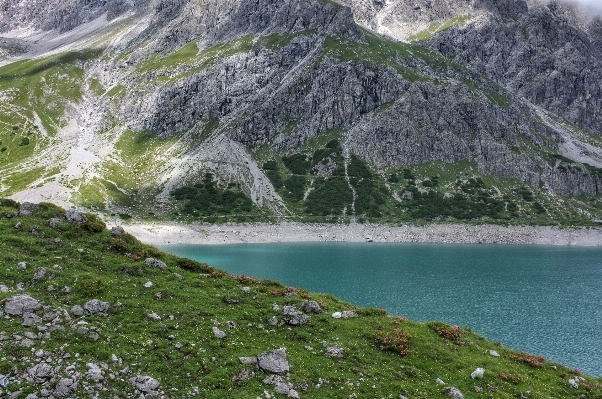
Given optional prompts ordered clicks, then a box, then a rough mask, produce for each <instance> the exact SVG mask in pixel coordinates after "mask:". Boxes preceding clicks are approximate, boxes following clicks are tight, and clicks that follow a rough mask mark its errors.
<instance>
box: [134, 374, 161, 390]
mask: <svg viewBox="0 0 602 399" xmlns="http://www.w3.org/2000/svg"><path fill="white" fill-rule="evenodd" d="M128 381H129V383H130V385H132V386H133V387H134V388H136V389H137V390H139V391H141V392H144V393H151V392H153V391H154V390H156V389H157V388H159V385H160V383H159V381H157V380H155V379H154V378H153V377H150V376H148V375H142V376H141V375H139V376H136V377H132V378H130V379H129V380H128Z"/></svg>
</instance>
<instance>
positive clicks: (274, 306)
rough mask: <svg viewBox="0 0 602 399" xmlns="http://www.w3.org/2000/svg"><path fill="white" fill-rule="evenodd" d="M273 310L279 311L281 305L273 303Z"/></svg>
mask: <svg viewBox="0 0 602 399" xmlns="http://www.w3.org/2000/svg"><path fill="white" fill-rule="evenodd" d="M272 310H273V311H274V312H278V311H280V306H278V304H277V303H273V304H272Z"/></svg>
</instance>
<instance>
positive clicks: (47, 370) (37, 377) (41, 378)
mask: <svg viewBox="0 0 602 399" xmlns="http://www.w3.org/2000/svg"><path fill="white" fill-rule="evenodd" d="M27 374H28V375H29V378H30V379H31V380H32V381H33V382H35V383H37V384H44V383H46V382H48V381H50V380H51V379H52V377H54V369H53V368H52V366H50V365H49V364H47V363H38V364H36V365H35V366H33V367H31V368H29V369H28V370H27Z"/></svg>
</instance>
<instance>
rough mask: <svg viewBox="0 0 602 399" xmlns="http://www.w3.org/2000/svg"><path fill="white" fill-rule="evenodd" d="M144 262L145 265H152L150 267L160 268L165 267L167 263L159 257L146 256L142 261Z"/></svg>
mask: <svg viewBox="0 0 602 399" xmlns="http://www.w3.org/2000/svg"><path fill="white" fill-rule="evenodd" d="M144 263H146V264H147V265H149V266H152V267H157V268H159V269H161V270H165V269H167V265H166V264H165V262H162V261H160V260H159V259H155V258H146V260H145V261H144Z"/></svg>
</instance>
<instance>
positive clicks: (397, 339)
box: [372, 328, 412, 356]
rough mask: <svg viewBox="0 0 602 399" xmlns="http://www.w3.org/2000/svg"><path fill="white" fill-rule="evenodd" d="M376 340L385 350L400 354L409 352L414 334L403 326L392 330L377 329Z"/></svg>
mask: <svg viewBox="0 0 602 399" xmlns="http://www.w3.org/2000/svg"><path fill="white" fill-rule="evenodd" d="M372 337H373V338H374V341H375V342H376V344H377V345H379V347H380V349H381V350H383V351H388V352H394V353H397V354H398V355H400V356H405V355H406V354H407V353H408V343H409V341H410V339H411V338H412V336H411V335H410V334H408V333H406V332H405V331H403V330H402V329H401V328H394V329H393V330H390V331H375V332H374V334H373V336H372Z"/></svg>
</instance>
